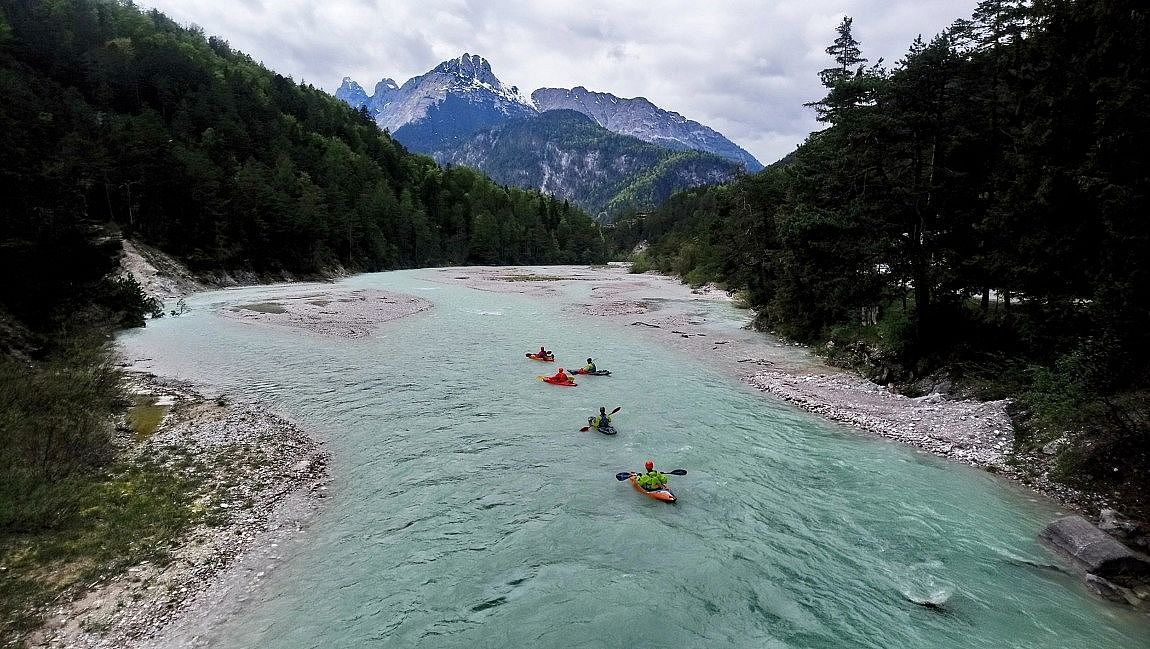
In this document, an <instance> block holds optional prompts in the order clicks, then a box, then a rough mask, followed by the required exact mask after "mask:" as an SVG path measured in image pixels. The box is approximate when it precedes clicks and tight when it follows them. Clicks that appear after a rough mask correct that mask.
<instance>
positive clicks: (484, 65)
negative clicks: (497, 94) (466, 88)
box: [433, 53, 502, 87]
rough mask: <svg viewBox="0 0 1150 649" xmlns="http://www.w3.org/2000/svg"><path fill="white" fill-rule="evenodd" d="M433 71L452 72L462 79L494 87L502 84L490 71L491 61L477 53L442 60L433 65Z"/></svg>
mask: <svg viewBox="0 0 1150 649" xmlns="http://www.w3.org/2000/svg"><path fill="white" fill-rule="evenodd" d="M433 72H440V73H444V74H454V75H455V76H457V77H459V78H461V79H463V80H472V79H474V80H476V81H480V82H482V83H486V84H489V85H492V86H496V87H499V86H501V85H502V84H501V83H500V82H499V79H498V78H496V76H495V74H494V73H493V72H491V63H490V62H488V60H487V59H485V58H483V57H482V56H479V55H478V54H476V55H474V56H473V55H471V54H466V53H465V54H464V55H463V56H461V57H459V58H457V59H451V60H450V61H444V62H443V63H440V64H439V65H437V66H435V69H434V70H433Z"/></svg>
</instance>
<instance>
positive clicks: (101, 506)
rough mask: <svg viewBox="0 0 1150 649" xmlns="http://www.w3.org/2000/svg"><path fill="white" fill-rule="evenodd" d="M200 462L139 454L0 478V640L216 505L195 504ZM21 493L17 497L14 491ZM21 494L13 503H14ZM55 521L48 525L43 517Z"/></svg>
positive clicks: (164, 543) (166, 543) (167, 542)
mask: <svg viewBox="0 0 1150 649" xmlns="http://www.w3.org/2000/svg"><path fill="white" fill-rule="evenodd" d="M201 473H202V467H195V466H189V467H187V468H186V469H185V470H180V471H177V470H174V469H172V468H171V467H169V466H166V465H164V464H162V463H160V462H156V461H153V460H149V459H146V458H138V459H136V460H133V461H131V462H117V463H115V464H112V465H110V466H108V467H106V468H104V469H102V470H99V471H97V470H88V471H82V472H77V473H72V474H69V475H67V476H59V477H57V478H54V479H53V480H51V481H48V482H42V481H38V480H32V481H29V482H27V483H20V482H13V481H12V480H11V476H10V475H6V476H5V477H4V479H3V482H0V503H2V504H0V517H3V519H4V520H5V522H6V524H5V525H4V526H3V527H0V564H3V565H4V567H5V568H6V569H5V570H4V571H3V572H0V620H3V621H2V622H0V646H19V639H20V637H21V635H22V634H23V633H26V632H27V631H29V630H31V629H33V628H35V627H36V626H38V625H39V624H41V623H42V622H43V619H42V615H43V610H44V607H45V606H46V605H48V604H49V603H51V602H52V601H54V600H56V599H57V598H58V597H60V596H61V595H62V594H63V593H66V592H68V591H70V590H72V589H74V588H76V587H79V586H83V585H87V584H89V583H91V582H92V580H94V579H98V578H99V577H100V576H102V575H107V574H114V573H115V572H117V571H119V570H123V569H124V568H125V567H127V566H131V565H134V564H136V563H139V562H140V561H143V560H150V561H153V562H162V561H163V560H165V558H166V555H165V552H166V549H167V548H169V547H171V545H172V544H173V543H174V542H175V541H176V540H177V539H178V538H179V537H180V536H181V535H182V534H183V533H185V532H186V531H187V530H188V529H190V528H191V527H192V526H193V525H195V524H197V523H199V522H201V521H206V520H208V517H209V516H210V515H211V511H210V510H208V509H207V508H205V507H203V506H201V505H198V504H197V503H196V499H197V498H198V497H199V490H200V488H201V487H202V480H201V479H200V478H199V477H197V474H201ZM13 496H15V497H16V500H14V499H13ZM13 502H16V503H17V506H16V508H15V509H13V508H12V503H13ZM48 521H50V525H45V524H44V523H45V522H48Z"/></svg>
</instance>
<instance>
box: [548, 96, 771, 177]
mask: <svg viewBox="0 0 1150 649" xmlns="http://www.w3.org/2000/svg"><path fill="white" fill-rule="evenodd" d="M531 99H532V100H533V101H534V102H535V107H536V109H538V110H540V111H548V110H556V109H568V110H577V111H579V112H580V113H583V114H584V115H586V116H588V117H590V118H591V119H593V120H595V122H596V123H598V124H599V125H600V126H602V127H603V128H606V129H607V130H610V131H614V132H615V133H620V134H622V135H630V136H632V137H637V138H639V139H640V140H643V141H645V142H651V143H653V144H658V145H661V146H665V147H667V148H670V149H675V150H680V151H681V150H687V149H693V150H695V151H705V152H707V153H713V154H715V155H717V156H719V157H722V158H726V159H728V160H731V161H733V162H736V163H738V164H741V165H743V166H744V167H745V168H746V170H747V171H749V172H752V173H753V172H756V171H759V170H761V169H762V168H763V165H762V164H761V163H760V162H759V161H758V160H756V159H755V157H754V156H753V155H751V154H750V153H747V152H746V151H744V150H743V149H742V148H740V147H739V146H738V145H737V144H735V143H734V142H732V141H730V140H728V139H727V138H725V137H723V135H722V134H721V133H719V132H718V131H716V130H714V129H712V128H710V127H707V126H704V125H702V124H700V123H698V122H696V121H694V120H689V119H687V118H686V117H683V116H682V115H680V114H679V113H675V112H671V111H668V110H663V109H662V108H659V107H658V106H656V105H655V104H652V103H651V102H649V101H647V100H646V99H644V98H643V97H636V98H634V99H623V98H621V97H616V96H615V95H612V94H610V93H606V92H591V91H589V90H587V89H586V88H584V87H583V86H577V87H575V88H572V89H570V90H567V89H565V88H540V89H539V90H536V91H535V92H533V93H531Z"/></svg>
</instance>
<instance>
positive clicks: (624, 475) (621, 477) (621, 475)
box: [615, 469, 687, 482]
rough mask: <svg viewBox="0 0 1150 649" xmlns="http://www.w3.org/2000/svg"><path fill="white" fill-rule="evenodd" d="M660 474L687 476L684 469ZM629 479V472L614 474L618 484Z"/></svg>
mask: <svg viewBox="0 0 1150 649" xmlns="http://www.w3.org/2000/svg"><path fill="white" fill-rule="evenodd" d="M662 473H666V474H667V475H687V470H686V469H675V470H674V471H662ZM630 477H631V472H630V471H624V472H623V473H616V474H615V479H616V480H618V481H619V482H622V481H624V480H626V479H627V478H630Z"/></svg>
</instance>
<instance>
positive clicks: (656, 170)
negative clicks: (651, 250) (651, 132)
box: [433, 110, 740, 214]
mask: <svg viewBox="0 0 1150 649" xmlns="http://www.w3.org/2000/svg"><path fill="white" fill-rule="evenodd" d="M433 157H435V158H436V160H438V161H440V162H441V163H444V164H450V165H465V166H469V167H474V168H476V169H479V170H481V171H483V172H484V173H486V174H487V175H489V176H490V177H491V178H492V179H494V180H495V181H497V182H501V183H504V184H507V185H515V186H519V187H527V188H532V189H538V190H540V191H542V192H544V193H549V194H554V195H555V196H559V197H562V198H566V199H568V200H570V201H571V202H573V203H575V204H576V205H579V206H580V207H582V208H584V209H586V210H588V211H590V212H592V213H598V212H603V211H605V212H608V213H609V214H617V213H619V212H621V211H624V210H627V209H631V208H634V209H650V208H653V207H654V206H656V205H658V204H659V203H661V202H662V201H664V200H666V199H667V198H668V197H669V196H670V195H671V194H672V193H673V192H674V191H676V190H680V189H686V188H690V187H697V186H700V185H706V184H715V183H721V182H726V181H727V180H730V179H731V178H733V177H734V176H736V175H737V174H738V173H739V172H740V166H739V165H738V164H736V163H734V162H731V161H729V160H725V159H723V158H720V157H718V156H716V155H713V154H709V153H702V152H698V151H674V150H671V149H668V148H666V147H662V146H658V145H655V144H651V143H648V142H644V141H642V140H640V139H638V138H634V137H630V136H627V135H619V134H617V133H613V132H611V131H609V130H607V129H605V128H603V127H602V126H600V125H598V124H596V123H595V122H594V121H593V120H592V119H591V118H589V117H587V116H586V115H584V114H582V113H580V112H577V111H573V110H552V111H547V112H545V113H542V114H540V115H539V116H538V117H534V118H532V119H525V120H516V121H513V122H509V123H507V124H504V125H502V126H497V127H494V128H491V129H487V130H484V131H480V132H478V133H476V134H474V135H472V136H471V137H470V138H468V139H467V140H465V141H463V142H462V143H460V144H459V145H457V146H454V147H451V148H449V149H446V150H442V151H436V152H433Z"/></svg>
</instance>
